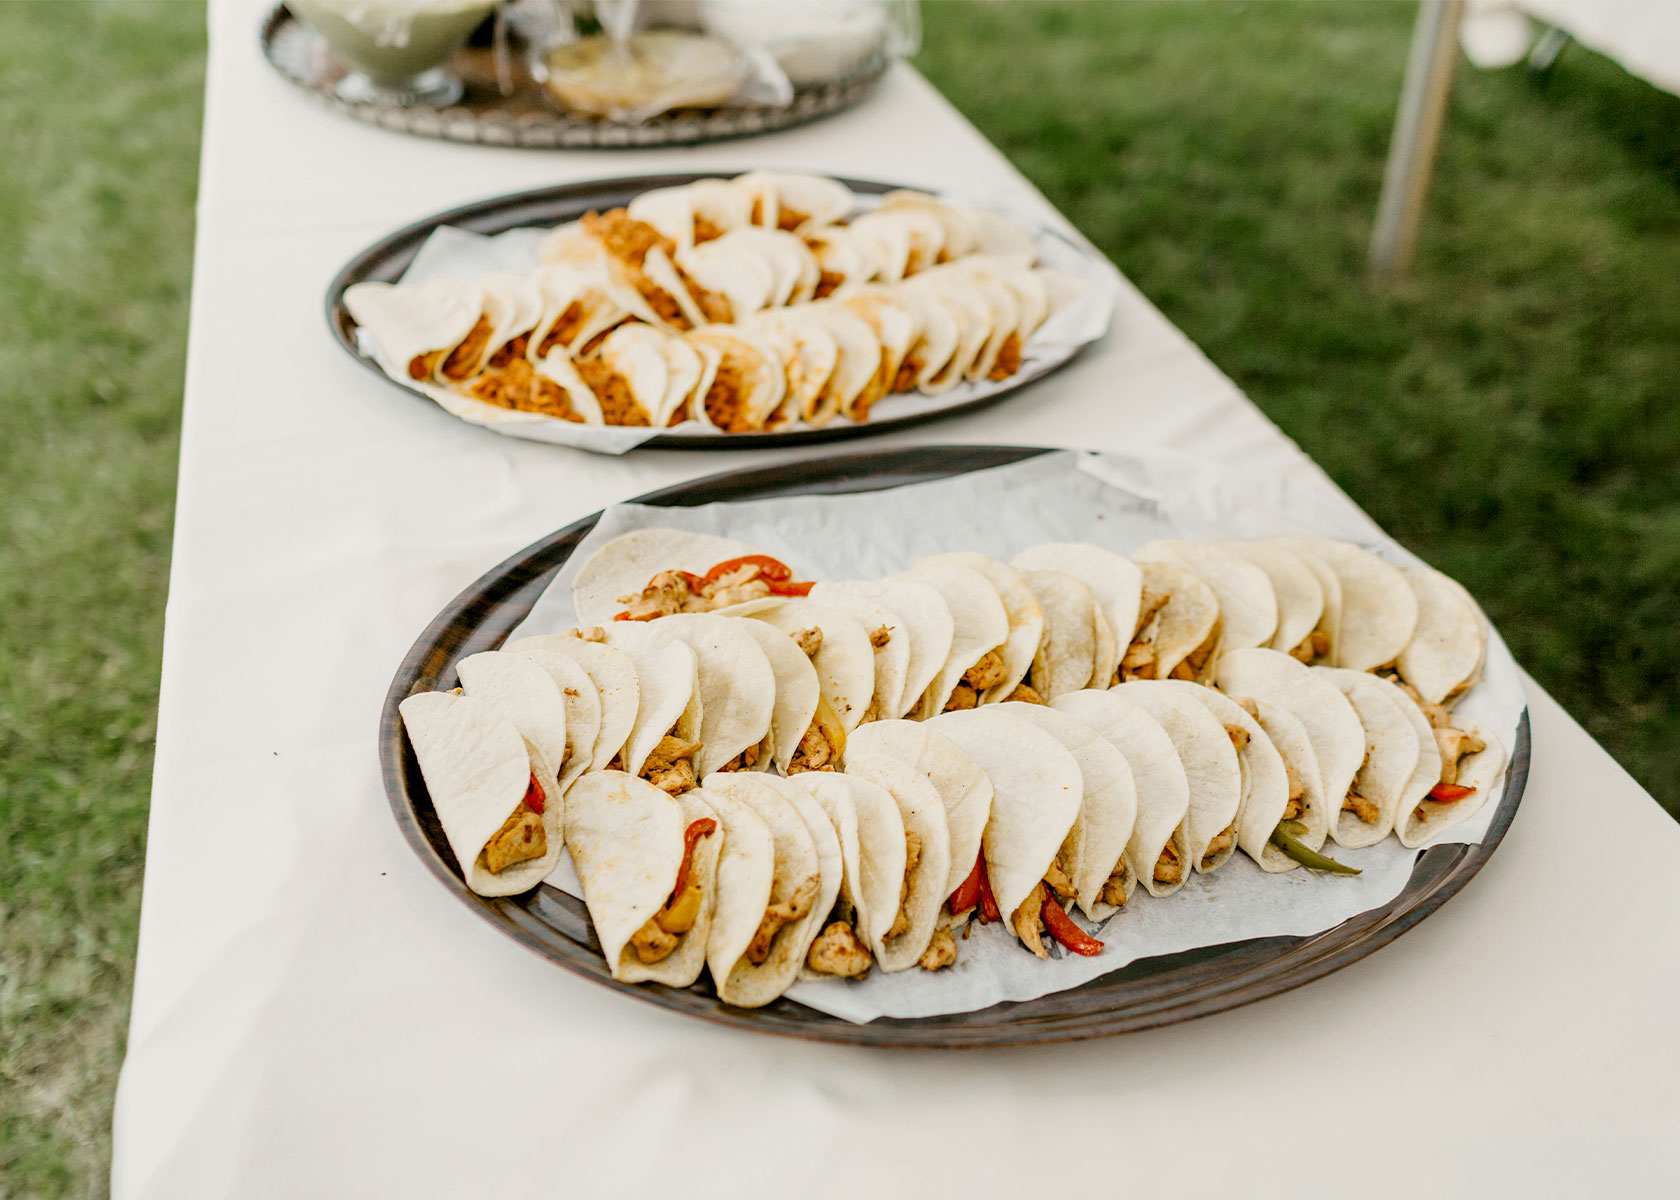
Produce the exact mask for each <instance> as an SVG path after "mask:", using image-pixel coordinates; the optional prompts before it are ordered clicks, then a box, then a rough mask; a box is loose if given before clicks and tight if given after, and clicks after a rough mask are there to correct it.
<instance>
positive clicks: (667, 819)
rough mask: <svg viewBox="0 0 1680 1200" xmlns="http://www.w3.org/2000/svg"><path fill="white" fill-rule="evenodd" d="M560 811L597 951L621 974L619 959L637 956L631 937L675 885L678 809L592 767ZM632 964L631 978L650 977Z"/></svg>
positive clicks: (629, 780) (643, 787)
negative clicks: (598, 946)
mask: <svg viewBox="0 0 1680 1200" xmlns="http://www.w3.org/2000/svg"><path fill="white" fill-rule="evenodd" d="M566 814H567V817H568V819H569V823H570V825H571V829H572V837H571V841H570V843H569V844H570V846H571V851H572V862H573V864H574V865H575V866H576V867H577V872H578V879H579V880H580V881H581V882H582V884H583V899H584V903H586V904H588V905H589V919H590V920H591V921H592V922H594V924H595V936H596V937H597V938H599V939H600V941H601V953H602V956H603V957H604V958H605V959H606V960H607V963H608V965H609V966H610V967H611V968H612V973H613V977H614V978H615V979H622V978H625V969H626V967H627V965H628V964H627V963H626V961H625V960H626V959H629V960H631V961H634V960H635V951H634V950H632V949H630V947H629V942H630V936H631V935H632V934H633V933H635V932H636V931H637V930H638V929H640V928H641V927H642V926H643V925H645V924H647V921H648V918H649V917H651V916H653V914H654V913H656V912H658V911H659V909H660V907H661V906H662V905H664V903H665V901H666V900H667V899H668V898H669V897H670V895H671V889H672V888H673V887H675V886H676V882H677V869H678V867H680V866H681V865H682V851H683V829H684V824H683V815H684V814H683V809H682V806H681V805H680V804H678V803H677V802H676V801H675V800H673V799H672V798H671V797H670V796H667V795H666V794H665V793H664V792H662V791H660V790H659V789H658V788H656V787H654V786H653V785H652V784H649V783H647V782H645V781H643V780H640V779H637V778H636V777H635V776H633V775H626V774H625V773H624V772H622V771H597V772H594V773H592V774H589V775H586V776H584V777H583V778H582V779H580V780H578V781H577V783H575V784H573V785H572V790H571V791H570V792H568V793H567V794H566ZM701 940H702V941H704V939H703V938H702V939H701ZM679 953H680V950H679ZM691 953H692V952H691ZM636 967H637V968H640V970H638V971H636V972H635V975H636V977H638V978H652V977H653V976H651V975H646V974H643V973H642V972H645V971H646V970H647V968H645V967H643V966H642V964H640V963H639V962H638V963H636Z"/></svg>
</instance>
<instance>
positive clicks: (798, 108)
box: [262, 4, 888, 150]
mask: <svg viewBox="0 0 1680 1200" xmlns="http://www.w3.org/2000/svg"><path fill="white" fill-rule="evenodd" d="M262 48H263V57H265V58H266V59H268V62H269V65H270V66H272V67H273V68H274V69H275V70H276V71H278V72H279V73H280V75H281V77H282V78H284V79H286V80H287V81H288V82H290V83H292V84H293V85H295V86H297V87H299V88H301V89H302V90H303V91H305V92H307V93H308V94H309V95H311V96H313V97H314V98H315V99H316V100H318V101H320V102H321V103H322V104H325V105H326V106H327V107H328V108H330V109H332V110H333V111H334V112H339V113H343V114H344V115H345V116H347V117H354V118H355V119H356V120H358V121H366V122H368V123H369V124H372V125H378V126H381V127H382V128H385V129H390V130H394V131H396V132H397V133H412V134H415V135H416V136H418V137H432V138H442V139H444V140H446V141H451V142H479V143H482V144H484V145H489V146H528V147H531V148H533V149H555V148H567V149H578V148H590V149H602V150H614V149H634V148H640V147H646V146H684V145H693V144H695V143H697V142H714V141H723V140H726V139H729V138H741V137H753V136H755V135H757V134H761V133H771V132H774V131H775V130H778V129H788V128H790V127H792V126H794V125H803V124H805V123H806V122H807V121H814V120H816V119H817V118H819V117H826V116H828V115H829V114H831V113H837V112H839V111H840V110H841V109H845V108H850V107H851V106H852V105H854V104H856V103H857V102H858V101H859V100H862V99H863V98H864V96H866V95H868V94H869V92H870V90H871V89H872V88H874V86H875V85H876V84H877V83H879V82H880V80H881V76H882V75H883V74H884V73H885V72H886V69H887V63H888V58H887V55H886V54H885V52H880V53H877V54H874V55H872V56H870V58H868V59H866V60H865V61H864V62H863V63H861V64H859V66H857V67H856V68H855V69H853V70H852V71H851V72H849V73H848V74H846V75H844V76H842V77H841V78H839V79H836V80H833V81H832V82H829V83H825V84H821V85H818V86H815V87H806V88H797V89H795V91H794V94H793V102H792V103H791V104H788V105H787V106H786V107H744V108H708V109H678V110H674V111H672V112H668V113H665V114H663V115H661V116H658V117H655V118H653V119H652V120H650V121H647V122H646V123H644V124H641V125H626V124H622V123H620V122H617V121H609V120H606V119H604V118H597V117H586V116H579V115H575V114H568V113H563V112H561V111H559V110H558V109H557V108H555V107H554V102H553V101H552V100H551V99H550V98H549V97H548V94H547V92H546V91H545V90H544V89H543V87H542V85H541V84H540V83H538V82H537V81H536V80H534V79H532V78H531V76H530V75H529V74H527V73H526V72H525V70H524V68H523V67H522V66H520V65H518V64H516V65H515V66H514V72H513V75H514V90H513V93H512V94H511V95H508V96H504V95H502V93H501V91H500V90H499V89H498V88H497V86H496V72H495V67H494V64H493V62H492V58H491V52H490V51H489V50H487V49H478V48H475V47H471V46H469V47H467V48H466V49H464V50H462V51H461V52H460V53H458V54H457V55H456V56H455V57H454V58H452V59H451V60H450V61H449V62H448V63H447V64H445V65H446V67H447V69H448V70H449V71H450V72H451V73H453V74H454V75H455V76H457V77H458V78H459V79H460V80H461V82H462V84H463V85H464V86H465V88H466V91H465V94H464V95H463V96H462V98H461V101H460V103H458V104H455V105H451V106H450V107H448V108H432V107H429V106H426V105H414V106H410V107H406V108H399V107H396V106H394V105H384V104H356V103H352V102H350V101H347V100H343V99H340V98H339V97H338V96H337V95H336V94H335V92H334V90H333V89H334V88H335V87H336V86H337V84H338V81H339V80H340V79H342V78H343V77H344V76H345V75H346V74H347V73H348V68H347V67H346V66H345V65H344V64H343V63H342V62H340V61H339V60H338V59H337V58H335V57H334V56H333V53H332V51H331V50H330V49H329V48H328V47H327V44H326V41H325V40H324V39H323V38H322V37H321V35H320V34H318V33H316V32H315V31H314V30H313V29H311V28H309V27H308V26H307V25H305V24H304V23H303V22H302V21H299V20H298V19H297V18H296V17H294V16H293V15H292V13H291V11H290V10H289V9H287V7H286V6H285V5H284V4H279V5H276V6H275V7H274V10H273V11H272V12H270V13H269V14H268V17H267V19H266V20H264V21H263V25H262ZM515 57H517V56H515Z"/></svg>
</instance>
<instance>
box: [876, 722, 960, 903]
mask: <svg viewBox="0 0 1680 1200" xmlns="http://www.w3.org/2000/svg"><path fill="white" fill-rule="evenodd" d="M846 744H847V747H848V749H849V751H850V752H851V753H855V754H860V755H872V756H876V757H882V758H892V759H896V760H898V761H899V762H902V763H906V764H909V765H910V766H913V767H915V768H916V770H918V771H920V772H921V773H922V774H923V775H925V776H926V777H927V781H928V782H929V783H931V784H933V788H934V791H936V792H938V793H939V799H940V801H941V802H942V803H943V804H944V806H945V825H946V829H947V832H948V834H949V842H950V856H951V869H950V872H949V873H948V874H947V875H946V877H945V891H944V896H949V895H950V894H951V893H952V892H954V891H956V890H957V885H958V884H960V883H961V882H962V881H963V880H965V879H967V878H968V874H969V872H970V871H972V870H974V864H975V863H976V862H977V861H979V858H980V848H981V842H982V839H983V838H984V836H985V832H986V823H987V822H988V821H989V820H990V819H991V815H992V781H991V777H990V776H988V775H987V774H986V772H985V771H983V770H982V769H981V768H980V764H979V763H977V762H975V761H974V760H973V759H972V758H970V757H969V756H968V755H967V754H964V753H963V751H962V749H961V747H959V746H958V745H957V744H956V743H955V742H953V741H951V740H950V739H949V738H947V737H944V736H943V735H941V734H939V733H936V732H934V731H933V730H932V729H929V728H928V727H927V726H926V725H924V724H921V723H920V722H917V721H871V722H869V723H868V724H867V725H860V726H859V727H858V728H857V730H856V731H855V732H854V733H853V734H852V735H851V737H850V738H849V739H848V740H847V743H846Z"/></svg>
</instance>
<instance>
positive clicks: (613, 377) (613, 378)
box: [575, 358, 653, 426]
mask: <svg viewBox="0 0 1680 1200" xmlns="http://www.w3.org/2000/svg"><path fill="white" fill-rule="evenodd" d="M575 365H576V367H577V372H578V374H579V375H581V376H583V381H584V382H585V383H587V384H588V385H589V390H590V391H592V392H594V393H595V399H596V400H598V401H599V402H600V404H601V419H602V420H604V421H605V422H606V423H607V424H608V425H635V426H646V425H651V424H652V423H653V422H652V421H651V419H650V418H649V417H648V414H647V410H646V409H644V408H643V407H642V406H641V405H640V404H639V403H637V401H636V397H635V395H634V394H633V393H632V392H631V391H630V382H629V380H627V379H625V378H624V376H622V375H620V374H619V373H618V372H617V371H615V370H613V369H612V367H610V366H608V365H607V364H606V363H605V362H603V361H602V360H601V359H598V358H580V359H578V360H577V362H576V364H575Z"/></svg>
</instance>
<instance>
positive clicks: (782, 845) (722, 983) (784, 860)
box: [701, 771, 828, 1008]
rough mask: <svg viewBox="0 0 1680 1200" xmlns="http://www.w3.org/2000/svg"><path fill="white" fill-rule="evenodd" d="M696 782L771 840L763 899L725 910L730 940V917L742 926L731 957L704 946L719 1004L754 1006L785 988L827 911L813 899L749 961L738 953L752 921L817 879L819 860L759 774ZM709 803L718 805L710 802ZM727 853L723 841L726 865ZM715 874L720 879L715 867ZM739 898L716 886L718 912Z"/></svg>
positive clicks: (794, 814)
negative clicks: (740, 809) (751, 819)
mask: <svg viewBox="0 0 1680 1200" xmlns="http://www.w3.org/2000/svg"><path fill="white" fill-rule="evenodd" d="M701 787H702V788H703V789H704V790H705V791H706V793H707V795H708V796H710V795H712V794H713V793H714V792H715V793H718V794H720V795H722V796H724V797H727V798H729V799H732V800H735V801H737V802H739V803H741V804H743V805H745V806H746V807H748V808H750V809H751V810H752V811H753V812H754V813H756V814H757V815H758V817H759V818H760V820H761V821H762V822H763V823H764V825H765V826H766V827H767V828H768V829H769V832H770V837H771V840H772V843H773V845H774V854H775V857H774V860H773V861H774V868H773V869H774V876H773V878H774V882H773V885H772V887H771V889H770V891H769V892H768V893H767V895H766V898H765V900H764V903H762V904H760V905H759V906H758V908H757V909H755V910H752V911H750V912H749V913H747V915H746V916H745V917H740V916H739V914H738V913H736V912H734V911H733V910H732V911H731V917H732V920H731V935H732V937H731V941H733V940H734V939H733V935H734V934H735V933H737V932H738V929H739V925H737V924H736V923H735V922H736V920H737V919H738V920H739V921H740V923H741V924H744V925H745V926H746V937H745V939H742V940H741V941H740V949H738V950H736V951H735V953H734V957H733V958H730V957H728V956H726V955H723V954H717V955H714V954H713V952H712V950H711V948H710V947H708V950H707V955H706V958H707V963H708V965H709V966H710V967H711V970H712V979H713V980H714V981H715V982H716V983H717V989H718V996H719V998H721V999H722V1000H723V1001H724V1002H725V1003H728V1004H734V1005H738V1006H740V1007H741V1008H757V1007H759V1006H760V1005H764V1004H768V1003H770V1001H772V1000H774V999H775V998H776V997H778V996H780V995H781V994H782V993H783V992H785V991H787V989H788V986H789V985H790V984H791V983H793V981H794V980H795V979H796V978H798V976H799V967H800V964H801V963H803V962H804V961H805V951H806V948H807V947H809V946H810V944H811V939H812V938H813V937H814V936H815V933H814V932H813V926H816V924H817V922H819V921H821V920H823V919H824V918H825V917H827V916H828V914H827V913H825V912H818V911H817V906H816V905H815V904H814V903H813V904H812V906H811V911H810V912H808V913H806V914H805V915H804V916H803V917H801V918H800V919H799V920H797V921H793V922H791V923H789V924H788V925H786V926H784V927H783V928H782V929H781V930H780V931H779V932H778V933H777V935H776V938H775V941H774V942H773V943H772V945H771V948H770V954H769V957H767V958H766V959H765V960H764V961H763V962H762V963H759V964H757V965H754V964H752V963H750V962H748V961H747V960H746V959H745V958H743V957H741V955H742V954H743V953H744V952H745V950H746V948H747V943H748V942H750V941H751V940H752V935H753V932H754V931H755V930H756V929H757V928H758V923H759V921H760V920H762V919H763V917H764V910H765V909H766V908H767V907H768V906H769V904H770V903H771V902H772V901H775V902H781V901H783V900H785V899H786V898H787V897H788V896H791V895H792V894H793V891H794V889H795V888H796V887H797V886H798V885H799V884H800V883H801V882H802V881H803V880H805V879H807V878H809V877H810V876H812V875H816V876H818V878H819V880H820V878H821V869H822V867H821V861H820V859H819V858H818V856H817V847H816V844H815V842H814V841H813V840H812V838H811V833H810V831H809V830H808V829H807V828H806V827H805V822H804V821H803V820H802V819H801V818H800V816H799V813H798V811H797V810H796V809H795V808H794V807H793V805H792V804H790V803H789V802H788V800H787V798H786V797H785V796H783V795H782V793H781V792H780V791H778V790H777V789H776V787H775V786H774V785H772V784H770V783H769V782H767V781H766V780H765V779H764V778H763V776H761V775H759V774H757V773H754V772H741V771H721V772H716V773H714V774H711V775H708V776H706V778H705V779H703V780H701ZM713 807H720V806H719V805H718V804H717V802H716V801H714V802H713ZM720 811H721V808H720ZM728 854H729V850H728V843H727V842H726V843H725V849H724V855H725V860H724V865H727V862H728ZM719 877H720V879H721V878H722V874H721V866H720V876H719ZM820 890H821V889H820V887H819V891H820ZM755 894H756V889H755ZM739 899H740V897H739V896H736V897H731V896H728V895H726V894H723V893H722V892H721V889H720V895H719V900H718V903H719V913H720V915H721V913H722V911H723V908H724V906H725V905H726V904H727V905H734V904H736V903H737V902H738V901H739Z"/></svg>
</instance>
